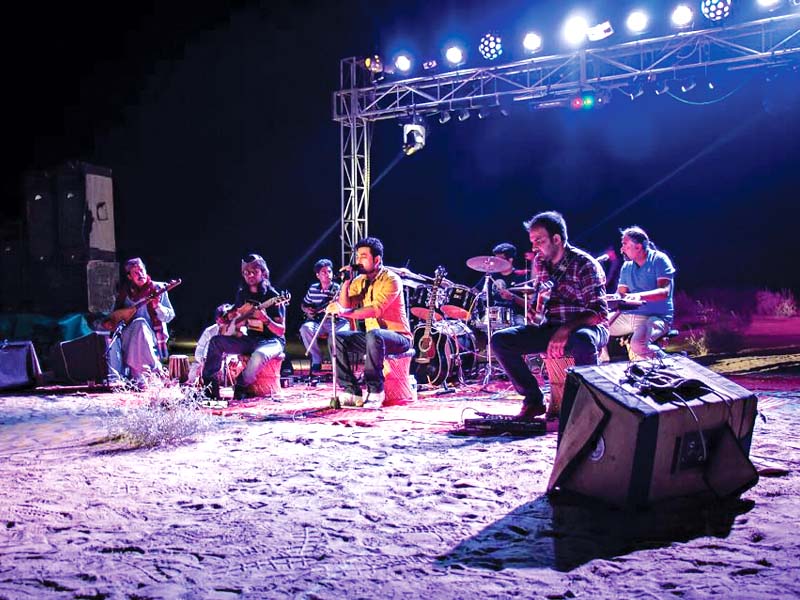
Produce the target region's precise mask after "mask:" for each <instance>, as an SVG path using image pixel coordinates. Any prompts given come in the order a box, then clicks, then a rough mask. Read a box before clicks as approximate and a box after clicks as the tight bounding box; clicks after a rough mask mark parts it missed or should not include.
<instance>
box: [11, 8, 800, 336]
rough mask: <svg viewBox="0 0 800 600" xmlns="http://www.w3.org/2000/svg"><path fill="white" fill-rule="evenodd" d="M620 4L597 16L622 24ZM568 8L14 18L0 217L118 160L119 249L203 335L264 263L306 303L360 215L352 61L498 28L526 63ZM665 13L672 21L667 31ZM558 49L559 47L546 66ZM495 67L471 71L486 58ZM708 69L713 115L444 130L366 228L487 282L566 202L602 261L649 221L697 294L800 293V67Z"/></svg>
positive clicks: (640, 106) (414, 254)
mask: <svg viewBox="0 0 800 600" xmlns="http://www.w3.org/2000/svg"><path fill="white" fill-rule="evenodd" d="M610 3H611V2H610V0H608V2H606V3H605V4H606V5H608V4H610ZM603 4H604V3H600V2H589V3H585V4H584V6H589V7H593V8H594V9H595V10H597V11H598V12H599V14H602V8H603ZM612 4H613V10H615V11H624V9H626V8H628V7H627V6H626V5H625V4H624V3H616V2H615V3H612ZM568 8H569V6H567V5H565V4H564V3H560V2H541V3H538V4H536V5H535V6H532V3H523V2H496V3H488V2H486V3H482V2H439V3H426V2H420V1H414V2H403V3H400V2H390V3H382V4H380V5H376V4H374V3H368V2H350V1H348V2H332V3H330V2H305V3H302V2H292V3H289V2H263V3H256V2H236V3H220V2H212V3H208V4H203V3H194V4H188V3H186V4H184V3H178V4H175V3H158V4H157V3H151V2H138V3H125V4H119V3H102V4H101V3H98V2H87V3H81V4H69V5H65V4H55V5H51V4H46V3H43V2H31V3H28V4H27V5H26V6H24V7H21V6H17V7H16V8H14V9H11V12H10V14H9V17H8V18H7V19H6V27H5V29H6V34H5V35H4V36H3V40H2V55H3V77H4V80H5V83H6V85H5V86H4V87H5V94H4V95H5V99H6V102H7V104H6V109H5V117H6V118H5V126H6V127H5V129H6V135H5V136H4V138H5V139H4V142H5V144H4V145H5V150H6V151H5V152H4V155H5V156H6V159H5V163H6V164H5V166H6V168H5V169H3V177H2V182H1V183H2V194H3V197H4V201H3V207H2V218H3V220H4V221H6V222H8V221H9V220H13V219H19V218H21V215H22V214H23V212H24V211H23V209H22V206H23V200H22V194H21V180H22V175H23V173H24V172H26V171H28V170H31V169H45V168H51V167H55V166H57V165H59V164H62V163H64V162H65V161H67V160H84V161H86V162H89V163H91V164H95V165H99V166H103V167H108V168H110V169H112V170H113V177H114V193H115V198H114V202H115V214H116V224H117V247H118V250H119V252H118V254H119V257H120V259H121V260H124V259H125V258H127V257H129V256H141V257H142V258H143V259H144V260H145V262H146V263H147V265H148V267H149V270H150V271H151V273H152V274H153V276H154V277H155V278H156V279H161V280H166V279H170V278H173V277H182V278H183V279H184V284H183V285H182V286H181V287H179V288H176V289H175V290H174V291H173V292H172V293H171V296H172V299H173V303H174V304H175V306H176V309H177V311H178V318H177V319H176V321H175V322H174V326H173V330H174V331H175V332H177V333H178V334H185V335H188V336H195V335H197V334H198V333H199V332H200V330H201V329H202V327H203V326H205V325H206V324H208V323H209V322H210V320H211V316H212V313H213V308H214V306H216V305H217V304H219V303H221V302H223V301H228V300H230V299H231V298H232V296H233V292H234V289H235V286H236V284H237V278H238V272H239V258H240V257H241V256H242V255H244V254H246V253H247V252H252V251H255V252H259V253H261V254H263V255H264V257H265V258H266V259H267V262H268V263H269V265H270V268H271V270H272V278H273V282H274V283H275V284H276V285H277V286H279V287H283V288H289V289H290V290H291V291H292V292H293V294H295V296H297V297H298V300H299V296H301V295H302V294H303V293H304V291H305V288H306V286H307V285H308V283H310V282H311V281H312V280H313V273H312V271H311V266H312V264H313V262H314V260H315V259H316V258H319V257H321V256H329V257H330V258H332V259H333V260H334V262H335V263H337V264H338V262H339V254H340V242H339V239H338V233H339V229H338V227H336V228H334V229H333V234H332V235H329V236H327V237H324V238H323V235H324V233H325V232H326V231H328V230H329V228H330V227H331V225H333V224H334V223H335V222H336V221H337V219H338V218H339V216H340V210H341V209H340V187H339V186H340V183H339V182H340V173H339V167H340V162H339V161H340V159H339V127H338V125H337V124H336V123H334V122H333V121H332V118H331V105H332V102H331V96H332V93H333V92H334V90H335V89H336V88H337V86H338V78H339V59H340V58H344V57H347V56H355V55H358V56H363V55H366V54H370V53H372V52H382V53H386V54H388V53H390V52H392V51H394V50H395V49H398V48H400V47H401V46H402V47H406V48H408V49H410V50H412V51H417V52H420V56H421V55H422V53H423V52H427V54H428V55H431V54H435V53H437V52H438V49H439V48H441V46H442V45H443V42H444V41H445V40H446V39H448V38H461V39H464V40H468V41H470V42H471V43H472V45H473V47H474V45H475V43H476V42H475V40H477V39H478V38H479V37H480V35H481V33H483V31H484V30H485V29H489V28H496V29H499V30H502V31H506V32H508V33H507V35H506V40H507V44H508V46H509V51H508V52H507V53H506V55H504V57H503V59H504V60H511V59H513V58H521V56H519V55H515V54H514V51H515V49H514V48H513V46H514V44H513V42H515V41H516V39H517V38H518V37H519V34H520V33H521V32H522V31H523V30H524V29H525V28H527V27H528V24H529V23H538V24H540V25H541V26H540V27H539V29H540V30H541V31H542V33H543V34H544V35H545V36H546V37H547V38H552V37H554V36H555V35H556V34H557V28H558V23H559V22H560V21H561V20H562V19H563V18H564V17H565V16H566V14H567V11H568ZM669 8H670V5H667V4H666V3H665V4H664V6H663V7H662V9H661V12H659V13H657V14H655V15H654V16H653V18H654V19H657V20H659V22H666V19H667V18H668V16H667V14H668V10H669ZM611 16H613V15H611ZM750 16H754V15H748V14H745V12H744V10H743V9H742V10H741V11H740V14H738V15H736V14H734V17H735V18H739V19H744V18H748V17H750ZM617 29H618V30H622V29H623V27H621V26H618V27H617ZM654 33H659V32H658V31H655V32H654ZM623 39H625V38H624V34H621V35H619V36H615V37H614V38H611V40H609V42H615V43H616V42H620V41H622V40H623ZM546 43H548V42H546ZM562 50H563V48H561V47H560V46H558V45H557V44H556V43H554V42H552V41H550V42H549V45H548V46H546V47H545V50H544V53H546V54H550V53H556V52H559V51H562ZM476 54H477V53H476V52H475V51H472V56H470V62H469V63H468V64H467V66H474V65H477V64H480V62H479V59H478V57H477V56H476ZM710 75H711V76H712V77H714V78H715V81H716V83H717V89H716V90H714V91H713V92H710V91H708V90H707V89H705V88H703V89H700V88H701V87H702V86H698V89H697V90H695V91H694V92H693V93H690V94H686V95H685V96H684V95H682V94H680V92H677V93H676V94H675V95H676V96H680V97H681V99H683V100H689V101H691V102H694V103H695V104H693V105H690V104H687V103H685V102H681V101H680V100H679V99H676V98H674V97H671V96H660V97H656V96H654V95H653V94H652V93H648V94H646V95H645V96H642V97H641V98H639V99H637V100H636V101H634V102H631V101H630V100H629V99H628V98H627V97H625V96H623V95H622V94H615V95H614V97H613V101H612V102H611V104H610V105H609V106H607V107H606V108H604V109H602V110H595V111H591V112H573V111H570V110H547V111H535V112H534V111H529V110H527V109H525V108H524V107H515V108H516V109H517V110H515V111H514V112H512V114H511V115H510V116H509V117H500V116H495V117H491V118H489V119H485V120H479V119H478V118H477V116H473V117H472V118H470V119H469V120H468V121H465V122H463V123H459V122H458V121H457V120H456V119H455V118H453V119H452V120H451V121H450V122H449V123H447V124H445V125H440V124H439V123H438V122H437V121H435V120H433V121H432V122H430V123H429V127H428V129H429V131H428V138H427V145H426V147H425V149H424V150H422V151H420V152H418V153H417V154H415V155H413V156H411V157H407V158H403V159H402V160H400V161H399V163H398V164H397V165H396V166H395V167H394V168H392V169H391V170H390V171H389V172H387V173H386V176H385V177H384V178H383V179H382V180H381V181H380V183H379V184H377V185H376V186H375V188H374V190H373V193H372V197H371V211H370V233H371V234H372V235H377V236H378V237H381V238H382V239H383V240H384V242H385V244H386V249H387V250H386V262H387V264H391V265H398V266H402V265H405V264H407V263H408V265H409V267H410V268H411V269H412V270H416V271H420V272H424V273H428V274H432V272H433V270H434V268H435V267H436V265H437V264H444V265H445V266H446V267H447V268H448V269H449V271H450V278H451V279H453V280H456V281H458V282H461V283H468V284H473V283H476V282H477V281H478V279H479V278H480V274H479V273H476V272H474V271H470V270H469V269H468V268H467V267H466V266H465V265H464V261H465V260H466V259H467V258H469V257H471V256H475V255H483V254H489V253H490V251H491V248H492V246H493V245H494V244H495V243H497V242H500V241H510V242H513V243H515V244H517V246H518V247H520V248H521V249H526V248H527V245H528V244H527V234H526V232H525V231H524V230H523V228H522V225H521V223H522V221H523V220H524V219H526V218H528V217H530V216H531V215H532V214H533V213H535V212H537V211H540V210H545V209H551V208H552V209H557V210H560V211H562V212H563V213H564V215H565V217H566V218H567V222H568V224H569V229H570V237H571V240H572V241H573V242H574V243H576V244H577V245H579V246H582V247H584V248H585V249H587V250H588V251H590V252H593V253H595V254H600V253H601V252H603V251H605V250H606V249H607V248H608V247H612V246H613V247H615V248H616V247H617V246H618V238H619V234H618V230H619V228H620V227H623V226H627V225H631V224H639V225H641V226H643V227H644V228H645V229H646V230H648V232H649V233H650V235H651V237H652V239H653V240H654V241H655V242H656V243H657V244H658V245H659V246H660V247H662V248H663V249H665V250H667V251H668V252H669V253H670V254H671V255H672V256H673V258H674V260H675V262H676V265H677V267H678V280H677V281H678V287H679V288H681V289H686V290H689V291H693V290H699V289H701V288H707V287H727V288H732V289H743V288H772V289H782V288H788V289H793V290H794V291H795V292H796V293H797V292H800V275H798V268H797V267H796V265H795V257H796V255H797V250H796V248H797V242H796V241H794V242H793V241H792V240H793V239H795V238H796V234H795V230H796V221H797V217H798V213H799V212H800V211H798V208H797V204H798V193H797V190H798V184H800V169H798V166H797V162H798V161H797V156H798V151H800V140H799V139H798V132H799V131H800V128H798V124H799V123H800V108H799V107H798V102H800V93H799V91H798V90H799V89H800V74H798V73H797V71H796V69H794V70H793V69H781V70H780V71H771V72H770V73H765V72H764V71H758V72H756V71H740V72H737V73H735V74H724V73H711V74H710ZM768 80H769V81H768ZM724 96H727V98H726V99H725V100H724V101H719V102H716V100H718V99H720V98H722V97H724ZM401 137H402V136H401V130H400V128H399V127H398V125H397V123H396V122H383V123H379V124H378V125H377V126H376V128H375V135H374V144H373V154H372V176H373V180H375V178H376V177H377V176H378V175H379V174H381V173H382V172H383V171H384V170H385V169H386V168H387V167H388V166H389V165H390V164H391V163H392V161H393V160H394V159H395V157H396V156H397V154H398V152H399V150H400V145H401V143H402V139H401ZM317 243H319V246H318V247H316V249H314V250H313V251H312V252H311V254H310V255H309V256H308V257H307V258H303V257H304V255H305V254H306V252H307V251H308V250H309V249H311V248H312V246H314V245H315V244H317ZM792 247H794V248H795V250H794V251H792V250H791V248H792ZM294 304H295V308H296V304H298V302H295V303H294ZM293 315H294V322H293V324H292V325H290V328H291V329H296V326H297V325H299V314H298V313H296V312H295V313H293Z"/></svg>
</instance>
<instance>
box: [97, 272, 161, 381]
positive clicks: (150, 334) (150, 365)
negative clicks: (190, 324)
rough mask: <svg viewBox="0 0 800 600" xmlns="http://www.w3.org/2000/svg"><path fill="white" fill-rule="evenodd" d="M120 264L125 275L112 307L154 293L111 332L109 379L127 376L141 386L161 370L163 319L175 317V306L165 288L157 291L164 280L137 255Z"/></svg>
mask: <svg viewBox="0 0 800 600" xmlns="http://www.w3.org/2000/svg"><path fill="white" fill-rule="evenodd" d="M124 268H125V276H126V279H125V281H123V282H121V283H120V287H119V291H118V293H117V300H116V303H115V304H114V310H115V311H119V310H121V309H125V308H133V307H134V305H135V304H136V302H137V301H139V300H143V299H146V298H147V297H148V296H151V295H154V294H155V296H154V297H153V299H151V300H149V301H147V302H145V303H143V304H141V306H139V307H138V308H136V310H135V312H134V313H133V314H132V315H131V317H130V319H128V318H125V319H123V320H121V321H120V322H119V327H120V328H122V332H121V334H119V335H115V336H114V342H113V344H112V346H111V349H110V350H109V353H108V366H109V382H111V383H114V382H117V381H120V380H121V379H122V378H123V377H128V378H129V379H130V380H131V381H133V382H134V384H135V385H137V386H139V387H140V388H144V387H146V386H147V383H148V379H149V378H151V377H152V376H154V375H155V376H160V375H163V374H164V372H163V369H162V367H161V360H162V359H165V358H167V356H168V351H167V338H168V331H167V323H169V322H170V321H172V319H174V318H175V310H174V309H173V308H172V303H171V302H170V300H169V293H168V292H166V291H165V292H163V293H161V294H157V292H158V288H159V287H163V285H164V284H163V283H159V282H155V281H153V280H152V279H151V278H150V275H149V274H148V273H147V268H146V267H145V265H144V262H142V259H141V258H131V259H130V260H128V261H127V262H126V263H125V265H124ZM125 322H127V323H128V324H127V325H125Z"/></svg>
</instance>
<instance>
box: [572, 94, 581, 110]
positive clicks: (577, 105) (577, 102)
mask: <svg viewBox="0 0 800 600" xmlns="http://www.w3.org/2000/svg"><path fill="white" fill-rule="evenodd" d="M569 105H570V108H572V110H580V109H582V108H583V98H581V97H580V96H576V97H575V98H573V99H572V100H571V101H570V103H569Z"/></svg>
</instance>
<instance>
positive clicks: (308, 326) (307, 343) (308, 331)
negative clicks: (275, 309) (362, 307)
mask: <svg viewBox="0 0 800 600" xmlns="http://www.w3.org/2000/svg"><path fill="white" fill-rule="evenodd" d="M318 329H319V330H320V335H330V333H331V319H330V317H327V318H325V319H323V320H322V323H317V322H316V321H306V322H305V323H303V324H302V325H301V326H300V339H301V340H303V346H304V347H305V349H306V350H308V351H309V354H311V364H312V365H320V364H322V350H321V349H320V347H319V341H320V340H319V338H317V339H316V340H314V343H313V344H311V340H312V339H314V334H315V333H316V332H317V330H318ZM349 330H350V323H348V322H347V320H345V319H337V320H336V335H339V332H340V331H349Z"/></svg>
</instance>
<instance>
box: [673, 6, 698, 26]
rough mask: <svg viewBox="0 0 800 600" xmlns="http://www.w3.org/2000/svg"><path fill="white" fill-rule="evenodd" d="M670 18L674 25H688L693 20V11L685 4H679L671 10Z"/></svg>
mask: <svg viewBox="0 0 800 600" xmlns="http://www.w3.org/2000/svg"><path fill="white" fill-rule="evenodd" d="M671 19H672V24H673V25H674V26H675V27H688V26H689V25H691V24H692V21H693V20H694V11H693V10H692V9H691V8H689V7H688V6H687V5H686V4H679V5H678V6H676V7H675V10H673V11H672V17H671Z"/></svg>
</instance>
